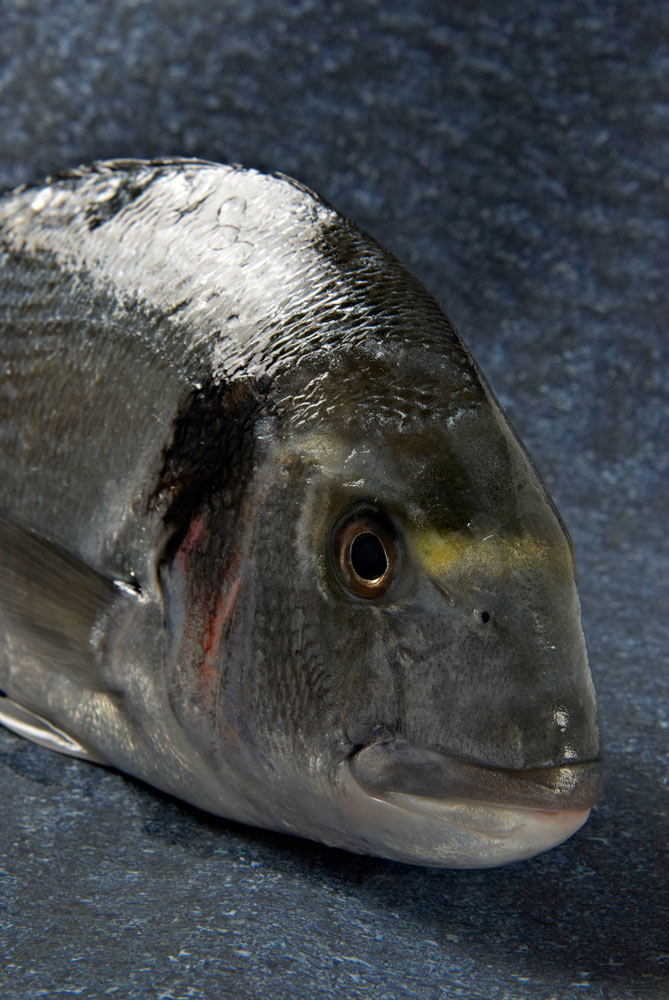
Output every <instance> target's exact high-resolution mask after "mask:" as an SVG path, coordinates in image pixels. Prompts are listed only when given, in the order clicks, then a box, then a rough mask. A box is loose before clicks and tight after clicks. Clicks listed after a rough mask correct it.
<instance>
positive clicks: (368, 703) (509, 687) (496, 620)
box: [0, 158, 602, 868]
mask: <svg viewBox="0 0 669 1000" xmlns="http://www.w3.org/2000/svg"><path fill="white" fill-rule="evenodd" d="M0 316H1V319H0V323H1V330H2V334H1V361H0V366H1V367H0V565H1V567H2V573H1V576H0V691H1V692H2V694H1V696H0V722H1V723H2V724H4V726H6V727H8V728H9V729H10V730H12V731H13V732H15V733H18V734H20V735H22V736H25V737H27V738H28V739H31V740H34V741H35V742H37V743H40V744H42V745H43V746H45V747H48V748H50V749H52V750H56V751H59V752H62V753H66V754H70V755H72V756H75V757H79V758H82V759H84V760H89V761H93V762H96V763H98V764H103V765H107V766H110V767H114V768H116V769H118V770H120V771H122V772H125V773H127V774H129V775H132V776H134V777H135V778H138V779H140V780H142V781H144V782H147V783H148V784H150V785H153V786H156V787H157V788H159V789H161V790H162V791H163V792H166V793H168V794H170V795H173V796H176V797H177V798H179V799H182V800H185V801H186V802H188V803H191V804H192V805H194V806H196V807H198V808H200V809H203V810H206V811H207V812H209V813H213V814H216V815H218V816H221V817H225V818H227V819H229V820H234V821H238V822H241V823H244V824H250V825H253V826H256V827H262V828H266V829H270V830H274V831H279V832H283V833H289V834H294V835H298V836H301V837H306V838H311V839H312V840H315V841H318V842H321V843H323V844H326V845H329V846H333V847H338V848H343V849H346V850H349V851H353V852H357V853H359V854H370V855H375V856H380V857H383V858H388V859H392V860H395V861H401V862H405V863H412V864H419V865H427V866H434V867H446V868H449V867H450V868H486V867H492V866H496V865H502V864H506V863H509V862H514V861H519V860H522V859H525V858H529V857H532V856H533V855H535V854H538V853H540V852H542V851H545V850H547V849H549V848H551V847H554V846H556V845H557V844H559V843H562V842H563V841H564V840H565V839H566V838H568V837H569V836H571V834H573V833H574V832H575V831H576V830H578V829H579V828H580V827H581V826H582V825H583V823H584V822H585V821H586V819H587V817H588V814H589V812H590V810H591V808H592V807H593V806H594V805H595V804H596V802H597V800H598V798H599V796H600V793H601V781H602V778H601V775H602V763H601V750H600V742H599V733H598V717H597V706H596V699H595V693H594V689H593V684H592V678H591V674H590V669H589V665H588V658H587V653H586V646H585V640H584V636H583V631H582V627H581V618H580V606H579V598H578V591H577V582H576V569H575V561H574V551H573V546H572V543H571V540H570V537H569V535H568V533H567V530H566V528H565V526H564V524H563V522H562V520H561V518H560V516H559V514H558V512H557V510H556V508H555V505H554V503H553V501H552V500H551V498H550V496H549V494H548V492H547V489H546V487H545V485H544V484H543V482H542V480H541V478H540V476H539V474H538V472H537V470H536V468H535V466H534V464H533V462H532V460H531V459H530V457H529V455H528V453H527V451H526V450H525V448H524V447H523V445H522V444H521V442H520V441H519V439H518V437H517V435H516V434H515V432H514V430H513V429H512V427H511V425H510V423H509V421H508V419H507V418H506V416H505V415H504V413H503V412H502V409H501V408H500V405H499V404H498V402H497V401H496V399H495V397H494V395H493V393H492V391H491V389H490V387H489V386H488V384H487V382H486V380H485V378H484V376H483V374H482V372H481V371H480V369H479V367H478V366H477V364H476V362H475V361H474V360H473V358H472V356H471V354H470V352H469V351H468V349H467V348H466V347H465V345H464V343H463V341H462V340H461V338H460V336H459V334H458V332H457V331H456V329H455V327H454V326H453V324H452V323H451V321H450V320H449V319H448V318H447V316H446V315H445V313H444V312H443V310H442V308H441V307H440V305H439V304H438V303H437V302H436V300H435V299H434V298H433V297H432V295H430V294H429V293H428V292H427V291H426V289H425V288H424V287H423V286H422V285H421V284H420V282H419V281H418V280H417V279H416V278H415V277H413V276H412V275H411V274H410V273H409V272H408V271H407V270H406V269H405V268H404V267H403V266H402V264H401V263H400V262H399V261H398V260H397V259H396V258H395V257H394V256H393V255H392V254H391V253H390V252H388V251H387V250H385V249H384V248H383V247H382V246H381V245H380V244H379V243H377V242H376V241H375V240H374V239H373V238H372V237H371V236H368V235H367V234H365V233H364V232H362V231H361V230H360V229H358V228H357V227H356V226H355V225H354V224H353V223H352V222H351V221H349V220H348V219H346V218H344V217H343V216H342V215H340V214H338V213H337V212H336V211H335V210H334V209H332V208H331V207H330V206H329V205H328V204H327V203H326V202H324V201H323V200H321V199H320V198H319V197H318V196H317V195H315V194H314V193H313V192H312V191H310V190H309V189H308V188H307V187H305V186H304V185H302V184H301V183H299V182H297V181H295V180H292V179H290V178H288V177H286V176H284V175H282V174H271V175H270V174H264V173H262V172H259V171H257V170H254V169H246V168H243V167H241V166H236V165H232V166H225V165H220V164H215V163H211V162H207V161H204V160H196V159H187V158H168V159H163V160H114V161H107V162H97V163H94V164H93V165H91V166H84V167H80V168H77V169H73V170H70V171H66V172H64V173H62V174H59V175H57V176H54V177H52V178H50V179H47V180H46V181H43V182H40V183H38V184H31V185H26V186H23V187H21V188H18V189H16V190H14V191H10V192H8V193H6V194H4V195H3V196H2V197H1V198H0Z"/></svg>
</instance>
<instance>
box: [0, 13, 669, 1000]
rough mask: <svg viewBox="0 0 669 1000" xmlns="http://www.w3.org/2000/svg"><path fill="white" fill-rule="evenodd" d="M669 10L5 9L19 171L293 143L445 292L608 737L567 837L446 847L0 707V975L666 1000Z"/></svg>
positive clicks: (87, 985) (231, 987)
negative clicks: (192, 776) (119, 751)
mask: <svg viewBox="0 0 669 1000" xmlns="http://www.w3.org/2000/svg"><path fill="white" fill-rule="evenodd" d="M212 7H214V8H215V10H214V12H213V13H212V12H211V8H212ZM668 11H669V8H668V7H667V6H666V5H664V4H662V3H660V2H652V0H645V2H644V0H636V2H615V0H565V2H562V3H558V2H551V0H529V2H524V3H518V2H517V0H514V2H510V0H502V2H497V0H494V2H493V0H484V2H481V3H472V2H471V0H455V2H451V3H448V4H446V3H441V2H407V0H404V2H397V0H347V2H317V0H302V2H289V0H284V2H280V0H236V2H219V3H217V4H212V3H211V0H208V2H205V0H198V2H192V3H187V2H185V0H165V2H161V3H154V4H151V3H144V2H141V0H119V2H112V0H103V2H96V3H92V2H88V3H87V2H84V0H72V2H63V0H42V2H37V0H33V2H30V0H3V2H2V3H1V4H0V183H1V184H4V185H13V184H18V183H21V182H23V181H26V180H29V179H34V178H36V177H38V176H39V175H40V174H43V173H45V172H47V171H49V170H55V169H59V168H61V167H65V166H67V165H70V164H74V163H78V162H80V161H86V160H91V159H94V158H99V157H111V156H119V155H120V156H128V155H130V156H154V155H158V154H170V153H178V154H191V155H198V156H204V157H207V158H211V159H217V160H223V161H238V162H241V163H244V164H247V165H255V166H258V167H261V168H264V169H267V170H281V171H284V172H285V173H288V174H292V175H294V176H295V177H297V178H299V179H300V180H302V181H304V182H306V183H307V184H309V185H310V186H312V187H313V188H315V189H316V190H317V191H319V192H320V193H321V194H322V195H323V196H324V197H325V198H326V199H328V200H329V201H330V202H331V203H333V204H334V205H335V206H336V207H338V208H339V209H341V210H342V211H344V212H345V213H346V214H348V215H350V216H351V217H353V218H354V219H355V220H356V221H357V222H358V223H359V224H361V225H362V226H363V227H365V228H367V229H368V230H370V231H371V232H372V233H373V234H374V235H375V236H377V237H378V238H379V239H380V240H381V241H382V242H385V243H386V244H388V245H389V246H390V247H391V248H392V249H393V250H394V251H395V252H396V253H397V254H398V255H399V256H400V257H401V258H402V260H404V261H405V262H406V263H407V264H408V265H409V266H410V267H411V268H412V269H413V270H414V271H415V272H416V273H417V274H418V275H419V276H420V277H421V278H422V279H423V281H424V282H425V284H426V285H427V286H428V287H429V288H430V289H431V290H432V291H433V292H435V294H436V295H437V297H438V298H439V299H440V300H441V302H443V303H444V305H445V307H446V309H447V311H448V312H449V313H450V314H451V315H452V317H453V319H454V320H455V322H456V323H457V324H458V326H459V327H460V329H461V330H462V332H463V334H464V336H465V339H466V340H467V341H468V343H469V344H470V346H471V347H472V349H473V350H474V353H475V354H476V356H477V358H478V359H479V361H480V362H481V364H482V366H483V368H484V370H485V371H486V373H487V374H488V376H489V378H490V380H491V382H492V384H493V387H494V388H495V390H496V392H497V393H498V395H499V396H500V398H501V400H502V402H503V404H504V405H505V406H506V408H507V409H508V412H509V413H510V415H511V418H512V420H513V421H514V423H515V424H516V426H517V427H518V429H519V431H520V432H521V435H522V437H523V438H524V440H525V441H526V443H527V444H528V446H529V448H530V450H531V452H532V453H533V455H534V456H535V458H536V460H537V462H538V465H539V467H540V469H541V470H542V472H543V474H544V476H545V478H546V480H547V482H548V484H549V486H550V488H551V489H552V491H553V493H554V495H555V497H556V499H557V501H558V504H559V506H560V508H561V510H562V512H563V514H564V516H565V519H566V521H567V522H568V524H569V527H570V528H571V531H572V534H573V536H574V541H575V543H576V549H577V553H578V557H579V564H580V572H581V592H582V599H583V612H584V622H585V629H586V634H587V637H588V641H589V646H590V651H591V659H592V669H593V674H594V677H595V682H596V685H597V688H598V691H599V698H600V705H601V713H602V718H603V723H604V727H605V736H606V744H607V751H608V774H607V777H608V783H607V790H606V797H605V799H604V801H603V802H602V804H601V806H599V807H598V808H597V809H596V811H595V812H594V814H593V816H592V819H591V820H590V822H589V823H588V825H587V826H586V827H585V828H584V829H583V830H582V831H581V832H580V833H579V834H577V835H576V836H575V837H574V838H573V839H572V840H571V841H570V842H569V843H568V844H566V845H565V846H564V847H562V848H559V849H558V850H556V851H553V852H551V853H549V854H547V855H544V856H543V857H540V858H537V859H535V860H533V861H530V862H525V863H523V864H519V865H514V866H512V867H510V868H508V869H499V870H493V871H484V872H448V871H430V870H422V869H419V868H411V867H405V866H402V865H399V864H393V863H390V862H384V861H380V860H373V859H364V858H358V857H356V856H353V855H349V854H346V853H343V852H340V851H335V850H328V849H327V848H324V847H319V846H317V845H313V844H309V843H307V842H304V841H299V840H296V839H291V838H287V837H280V836H276V835H272V834H268V833H264V832H261V831H256V830H251V829H247V828H244V827H241V826H238V825H234V824H231V823H226V822H224V821H218V820H215V819H212V818H211V817H208V816H205V815H203V814H200V813H198V812H196V811H195V810H193V809H190V808H188V807H186V806H184V805H181V804H179V803H177V802H175V801H172V800H170V799H168V798H166V797H164V796H162V795H160V794H158V793H156V792H155V791H153V790H151V789H149V788H147V787H145V786H143V785H140V784H138V783H137V782H135V781H132V780H130V779H127V778H125V777H123V776H121V775H119V774H115V773H113V772H110V771H106V770H104V769H102V768H96V767H94V766H92V765H86V764H82V763H79V762H77V761H72V760H68V759H66V758H61V757H57V756H55V755H51V754H49V753H48V752H47V751H43V750H41V749H39V748H37V747H34V746H32V745H31V744H28V743H26V742H23V741H21V740H19V739H18V738H15V737H13V736H11V735H10V734H8V733H6V732H4V731H3V732H2V733H0V802H1V803H2V804H1V806H0V809H1V813H0V865H1V866H2V869H1V872H0V874H1V876H2V884H1V896H0V992H1V993H2V996H3V997H21V998H22V1000H33V998H38V997H47V998H51V997H66V996H75V995H76V996H83V997H106V996H110V997H119V998H124V1000H125V998H133V1000H134V998H140V997H142V998H143V997H151V998H156V1000H158V998H160V1000H201V998H207V1000H209V998H211V1000H218V998H226V997H237V996H239V997H244V998H249V1000H251V998H259V1000H260V998H262V1000H265V998H268V997H269V998H275V997H279V998H281V997H285V998H295V1000H298V998H299V1000H304V998H312V997H313V998H316V997H333V998H334V997H337V998H339V997H343V998H355V1000H357V998H360V1000H362V998H374V1000H391V998H392V1000H394V998H404V997H406V998H409V997H416V998H420V1000H423V998H425V1000H427V998H430V1000H432V998H434V1000H437V998H451V997H464V998H469V997H472V998H481V1000H502V998H514V1000H516V998H517V1000H549V998H554V1000H565V998H571V997H590V998H626V997H633V998H643V1000H655V998H658V1000H659V998H666V997H667V996H669V941H668V940H667V938H668V935H667V922H668V911H667V874H666V865H667V857H666V840H667V832H668V830H667V793H666V785H665V782H666V749H667V726H668V723H667V704H666V697H667V686H668V673H669V671H668V670H667V656H666V650H667V614H668V611H669V606H668V597H669V592H668V587H667V577H668V575H669V566H668V558H667V557H668V549H667V542H666V535H667V506H668V504H667V500H668V495H667V494H668V490H667V482H668V478H669V477H668V476H667V415H668V404H667V353H668V336H667V316H668V310H667V288H668V287H669V286H668V283H667V263H668V261H667V256H668V255H667V246H668V240H667V235H668V233H667V229H668V226H667V196H668V192H667V180H666V172H667V163H668V155H667V153H668V138H669V114H668V102H669V88H668V86H667V80H668V79H669V57H668V52H667V39H668V37H669V23H668V21H667V16H668V15H667V12H668ZM663 754H664V755H665V756H664V757H663Z"/></svg>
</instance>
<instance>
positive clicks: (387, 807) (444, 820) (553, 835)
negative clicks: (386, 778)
mask: <svg viewBox="0 0 669 1000" xmlns="http://www.w3.org/2000/svg"><path fill="white" fill-rule="evenodd" d="M340 777H341V781H342V791H343V797H342V800H341V807H342V810H343V812H344V814H345V816H346V821H347V822H346V826H347V827H348V829H346V831H345V833H344V830H342V833H343V834H344V837H343V839H342V840H341V841H339V844H338V846H342V847H347V848H348V849H349V850H354V851H358V852H359V853H363V854H374V855H378V856H381V857H386V858H391V859H393V860H396V861H404V862H408V863H410V864H419V865H427V866H431V867H440V868H491V867H495V866H498V865H505V864H510V863H512V862H514V861H522V860H524V859H526V858H531V857H533V856H534V855H536V854H541V853H542V852H543V851H547V850H550V849H551V848H553V847H557V845H558V844H561V843H563V841H565V840H567V838H568V837H570V836H571V835H572V834H573V833H575V832H576V831H577V830H578V829H580V827H581V826H583V824H584V823H585V821H586V820H587V818H588V816H589V814H590V810H589V809H565V808H562V809H560V810H559V811H555V812H551V811H547V810H541V809H531V808H527V807H516V806H513V805H509V806H506V805H499V804H498V803H486V802H473V801H467V800H466V799H452V800H450V799H449V800H436V799H429V798H425V797H423V796H414V795H408V794H405V793H400V792H388V793H385V794H384V796H383V798H377V797H375V796H373V795H370V794H369V793H367V792H366V791H365V790H364V789H363V788H362V787H361V786H360V785H359V784H358V783H357V781H356V780H355V779H354V778H353V776H352V775H351V773H350V771H349V769H348V767H346V766H345V765H343V766H342V770H341V772H340ZM351 835H353V836H351ZM332 842H333V843H334V841H332Z"/></svg>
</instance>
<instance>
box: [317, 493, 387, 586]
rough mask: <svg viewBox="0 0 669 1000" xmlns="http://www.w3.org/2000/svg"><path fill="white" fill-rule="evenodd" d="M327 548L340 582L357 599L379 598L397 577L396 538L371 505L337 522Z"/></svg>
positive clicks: (378, 512) (383, 518) (354, 510)
mask: <svg viewBox="0 0 669 1000" xmlns="http://www.w3.org/2000/svg"><path fill="white" fill-rule="evenodd" d="M330 548H331V559H332V563H333V565H334V569H335V572H336V574H337V576H338V578H339V580H340V582H341V583H342V584H343V586H344V587H345V588H346V590H348V591H350V592H351V593H353V594H355V595H356V596H357V597H366V598H371V597H381V596H382V595H383V594H385V593H386V591H387V590H388V588H389V587H390V585H391V583H392V582H393V580H394V579H395V577H396V576H397V570H398V566H399V549H398V545H397V536H396V534H395V532H394V530H393V527H392V524H391V523H390V520H389V518H388V517H387V516H386V515H385V514H384V513H383V512H382V511H381V510H379V509H378V508H376V507H374V506H372V505H371V504H364V505H358V506H357V507H355V508H353V510H349V511H348V512H347V513H346V514H344V515H343V516H342V517H340V518H339V520H338V521H337V523H336V524H335V526H334V528H333V530H332V536H331V544H330Z"/></svg>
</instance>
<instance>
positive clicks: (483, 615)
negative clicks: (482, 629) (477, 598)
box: [474, 611, 492, 625]
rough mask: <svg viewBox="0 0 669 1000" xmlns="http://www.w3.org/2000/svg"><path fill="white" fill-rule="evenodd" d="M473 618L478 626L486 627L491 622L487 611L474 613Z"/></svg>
mask: <svg viewBox="0 0 669 1000" xmlns="http://www.w3.org/2000/svg"><path fill="white" fill-rule="evenodd" d="M474 618H475V619H476V621H477V622H478V623H479V625H487V624H488V623H489V622H490V621H491V619H492V615H491V614H490V612H489V611H475V612H474Z"/></svg>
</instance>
